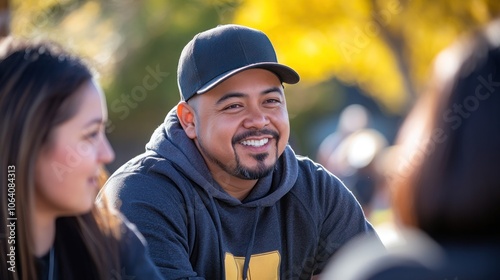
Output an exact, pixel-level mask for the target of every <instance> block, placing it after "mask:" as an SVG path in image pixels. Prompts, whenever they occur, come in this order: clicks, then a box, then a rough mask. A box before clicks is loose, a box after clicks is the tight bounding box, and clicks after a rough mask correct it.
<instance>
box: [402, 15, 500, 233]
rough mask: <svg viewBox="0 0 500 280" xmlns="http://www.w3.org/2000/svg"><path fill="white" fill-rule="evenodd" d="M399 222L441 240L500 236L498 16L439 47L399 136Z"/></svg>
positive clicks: (499, 53)
mask: <svg viewBox="0 0 500 280" xmlns="http://www.w3.org/2000/svg"><path fill="white" fill-rule="evenodd" d="M398 142H399V143H400V144H401V145H402V147H403V150H407V151H409V152H407V153H406V156H405V158H406V159H407V160H406V162H405V163H404V164H405V165H406V166H405V167H404V168H402V169H400V171H401V172H400V175H401V176H400V179H399V180H395V184H394V185H393V187H394V188H395V196H394V200H395V201H394V203H395V208H396V212H397V213H398V214H399V218H400V219H401V221H402V222H403V223H404V224H406V225H410V226H414V227H418V228H420V229H422V230H423V231H425V232H426V233H428V234H429V235H430V236H431V237H433V238H435V239H437V240H442V239H448V240H450V239H452V240H465V241H466V240H476V241H477V240H478V239H481V240H484V239H497V240H498V239H499V238H500V21H496V22H494V23H492V24H491V25H489V26H488V27H487V28H486V29H484V30H481V31H478V32H476V33H474V34H473V35H472V36H468V37H465V38H462V39H461V40H460V41H459V42H458V43H456V44H455V45H453V46H452V47H450V48H448V49H446V50H445V51H444V52H442V53H441V54H440V55H439V56H438V58H437V60H436V65H435V75H434V80H433V81H432V84H431V87H430V89H429V92H428V93H427V95H425V97H423V98H422V99H421V101H420V102H419V104H418V105H417V106H416V107H415V109H414V110H413V111H412V113H411V114H410V116H409V117H408V119H407V120H406V122H405V124H404V125H403V128H402V129H401V133H400V136H399V141H398Z"/></svg>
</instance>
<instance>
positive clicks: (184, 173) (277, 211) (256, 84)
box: [103, 25, 375, 280]
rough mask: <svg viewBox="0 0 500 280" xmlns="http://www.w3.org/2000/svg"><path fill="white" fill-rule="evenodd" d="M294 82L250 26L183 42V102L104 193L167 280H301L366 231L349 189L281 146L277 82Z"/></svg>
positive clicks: (283, 125) (285, 130)
mask: <svg viewBox="0 0 500 280" xmlns="http://www.w3.org/2000/svg"><path fill="white" fill-rule="evenodd" d="M298 81H299V75H298V74H297V73H296V72H295V71H294V70H293V69H291V68H289V67H287V66H285V65H282V64H279V63H278V62H277V59H276V54H275V51H274V48H273V46H272V44H271V42H270V41H269V39H268V38H267V36H266V35H265V34H264V33H262V32H260V31H258V30H255V29H251V28H247V27H244V26H239V25H222V26H218V27H216V28H213V29H210V30H207V31H205V32H202V33H200V34H198V35H196V36H195V37H194V38H193V39H192V40H191V41H190V42H189V43H188V44H187V45H186V47H185V48H184V50H183V51H182V54H181V57H180V60H179V66H178V84H179V90H180V93H181V101H180V102H179V104H178V105H177V106H176V107H175V108H173V109H172V110H171V111H170V112H169V113H168V115H167V117H166V119H165V122H164V123H163V124H162V125H161V126H160V127H158V129H157V130H156V131H155V132H154V134H153V136H152V137H151V140H150V142H149V143H148V144H147V146H146V152H145V153H143V154H141V155H139V156H138V157H136V158H134V159H132V160H130V161H129V162H128V163H127V164H125V165H124V166H123V167H121V168H120V169H119V170H117V171H116V172H115V174H113V175H112V176H111V178H110V179H109V181H108V182H107V184H106V185H105V187H104V189H103V191H105V192H106V193H107V194H108V195H109V196H110V197H112V199H113V200H114V201H113V202H114V203H115V204H116V205H118V206H120V207H121V211H122V212H123V213H124V214H125V215H126V216H127V217H128V219H129V220H130V221H132V222H134V223H135V224H136V225H137V227H138V229H139V230H140V231H141V232H142V234H143V235H144V237H145V238H146V239H147V241H148V243H149V246H150V252H151V256H152V258H153V261H154V262H155V264H156V265H157V266H158V268H159V269H160V271H161V272H162V273H163V276H164V277H165V278H166V279H229V280H233V279H234V280H237V279H310V278H312V277H313V276H314V275H318V274H319V273H321V271H322V269H323V268H324V266H325V264H326V263H327V262H328V260H329V258H330V257H331V256H332V255H333V254H334V253H335V252H336V251H337V250H338V249H339V248H340V247H341V246H342V245H343V244H344V243H346V242H347V241H348V240H350V239H351V238H352V237H354V236H356V235H358V234H361V233H368V234H375V233H374V231H373V228H372V227H371V225H370V224H369V223H368V222H367V221H366V219H365V217H364V215H363V211H362V209H361V207H360V206H359V204H358V202H357V201H356V199H355V198H354V197H353V195H352V194H351V193H350V192H349V191H348V190H347V189H346V187H345V186H344V185H343V184H342V183H341V182H340V181H339V180H338V179H337V178H336V177H335V176H333V175H332V174H331V173H329V172H328V171H326V170H325V169H324V168H323V167H322V166H320V165H318V164H316V163H314V162H313V161H311V160H310V159H308V158H305V157H301V156H298V155H296V154H295V153H294V152H293V150H292V148H291V147H290V146H289V145H288V138H289V136H290V125H289V120H288V112H287V109H286V98H285V93H284V90H283V85H282V84H283V83H289V84H294V83H297V82H298Z"/></svg>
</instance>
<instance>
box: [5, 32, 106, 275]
mask: <svg viewBox="0 0 500 280" xmlns="http://www.w3.org/2000/svg"><path fill="white" fill-rule="evenodd" d="M7 40H9V39H6V41H4V43H3V45H2V46H3V49H2V50H1V52H2V53H3V56H2V59H1V60H0V142H1V143H2V145H1V147H0V151H1V152H0V155H1V163H2V164H1V166H2V170H1V171H0V172H1V174H2V176H1V177H2V178H5V180H2V182H1V183H0V185H1V187H2V188H1V189H2V194H1V199H2V200H1V205H2V209H1V216H2V220H3V221H6V219H7V217H12V214H11V212H7V208H8V207H7V202H10V200H8V198H9V197H10V196H8V194H13V195H15V210H14V212H12V213H14V215H15V217H16V218H17V221H16V227H15V237H16V241H15V242H16V243H15V244H16V247H15V248H16V249H15V253H16V264H17V268H16V271H17V272H18V274H17V276H18V277H20V278H19V279H36V268H35V264H34V257H40V256H41V255H44V254H45V253H46V251H45V250H44V249H40V246H39V244H38V243H39V242H38V241H39V240H40V239H43V236H42V238H40V236H38V235H37V234H40V233H39V232H35V231H37V230H38V229H39V228H40V227H43V225H48V226H53V227H56V219H60V220H58V222H57V228H56V229H55V231H56V232H55V235H56V236H58V239H57V240H56V241H55V242H56V244H55V245H54V246H55V248H56V250H58V251H57V253H56V254H57V256H58V259H61V260H62V259H65V260H66V261H67V263H60V266H65V268H62V271H65V272H63V273H62V275H61V274H60V277H63V278H64V277H72V276H75V273H83V274H82V275H88V276H91V275H92V276H97V275H100V276H103V275H105V274H103V273H104V272H103V271H109V268H110V267H111V266H112V264H111V263H112V262H113V261H114V260H113V254H112V253H110V254H109V255H108V256H110V257H109V258H107V259H105V258H104V254H102V253H103V252H104V250H106V246H105V245H103V246H102V248H96V247H97V245H99V239H102V238H101V237H100V236H99V234H100V230H101V229H102V227H101V225H99V223H100V218H99V215H100V214H98V213H97V211H96V206H95V204H94V200H95V196H96V195H97V192H98V189H99V182H98V181H99V176H100V175H101V172H102V168H103V166H104V164H107V163H109V162H110V161H111V160H113V157H114V154H113V151H112V149H111V147H110V146H109V143H108V141H107V139H106V136H105V134H104V128H105V122H106V120H107V110H106V103H105V99H104V95H103V93H102V90H101V89H100V87H99V85H98V84H97V83H96V82H95V80H94V79H93V75H92V73H91V71H90V69H89V67H87V66H86V64H85V63H84V62H83V61H82V60H80V59H79V58H78V57H76V56H73V55H71V54H69V53H67V52H65V51H64V50H63V49H62V48H61V47H60V46H57V45H55V44H53V43H49V42H43V43H41V42H40V43H31V42H21V41H7ZM7 178H11V179H12V180H9V181H8V180H7ZM12 205H14V204H12ZM102 213H104V212H102ZM102 213H101V214H102ZM102 226H104V225H102ZM6 230H9V232H6ZM12 230H13V229H6V228H5V227H3V230H1V231H0V232H1V234H2V235H3V236H9V235H12V234H13V233H12V232H10V231H12ZM4 234H5V235H4ZM37 236H38V237H37ZM75 238H77V239H75ZM79 238H80V239H81V240H79ZM8 242H9V241H8V240H7V239H6V238H2V240H1V244H0V246H1V248H2V250H1V251H2V252H8V251H7V248H9V247H10V245H9V244H12V243H8ZM7 243H8V244H7ZM69 243H71V244H74V245H71V246H70V245H68V244H69ZM103 244H104V243H103ZM101 245H102V244H101ZM77 248H79V249H82V250H81V251H79V249H77ZM83 248H85V249H83ZM75 254H80V255H79V256H74V255H75ZM3 255H4V257H5V254H3ZM72 256H73V257H72ZM75 257H78V258H80V260H83V261H82V264H75V263H71V262H72V261H71V260H72V259H75ZM7 261H8V259H7ZM87 261H88V262H90V263H93V264H92V265H91V266H90V269H89V270H88V271H85V272H82V271H80V272H79V270H78V268H81V267H82V265H86V264H87ZM2 262H3V264H2V266H5V264H6V262H5V260H3V258H2ZM65 273H67V274H65ZM9 275H10V276H12V277H13V275H14V273H10V272H9ZM82 275H80V276H82ZM3 276H5V275H3ZM10 276H9V277H10ZM2 279H4V278H2Z"/></svg>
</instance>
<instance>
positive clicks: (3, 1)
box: [0, 0, 10, 38]
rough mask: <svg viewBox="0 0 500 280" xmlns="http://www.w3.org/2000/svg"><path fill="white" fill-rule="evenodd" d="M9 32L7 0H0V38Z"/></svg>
mask: <svg viewBox="0 0 500 280" xmlns="http://www.w3.org/2000/svg"><path fill="white" fill-rule="evenodd" d="M9 34H10V10H9V0H0V38H2V37H6V36H8V35H9Z"/></svg>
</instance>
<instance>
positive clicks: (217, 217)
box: [208, 194, 226, 278]
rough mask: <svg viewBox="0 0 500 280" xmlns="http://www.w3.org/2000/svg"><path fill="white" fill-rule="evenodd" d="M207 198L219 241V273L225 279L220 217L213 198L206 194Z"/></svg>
mask: <svg viewBox="0 0 500 280" xmlns="http://www.w3.org/2000/svg"><path fill="white" fill-rule="evenodd" d="M208 197H209V198H210V204H211V206H212V211H213V212H214V216H215V222H216V224H215V227H216V230H217V238H218V240H219V255H220V256H221V258H222V260H221V262H220V271H221V276H222V277H224V278H225V275H226V268H225V266H224V262H225V260H224V258H225V253H224V250H223V248H222V246H223V245H224V242H223V240H222V223H221V221H220V217H219V214H218V211H217V206H216V205H215V200H214V198H213V197H212V196H211V195H209V194H208Z"/></svg>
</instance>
